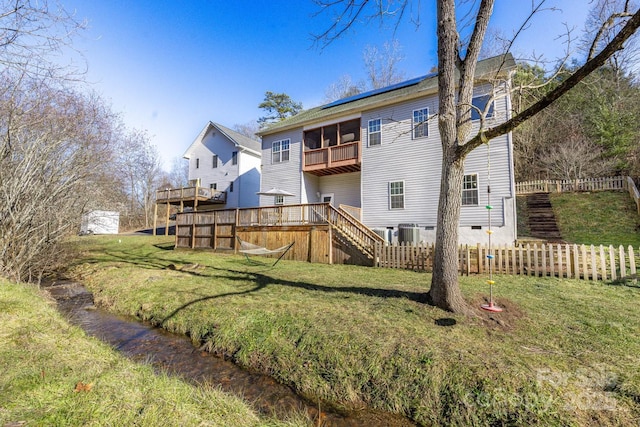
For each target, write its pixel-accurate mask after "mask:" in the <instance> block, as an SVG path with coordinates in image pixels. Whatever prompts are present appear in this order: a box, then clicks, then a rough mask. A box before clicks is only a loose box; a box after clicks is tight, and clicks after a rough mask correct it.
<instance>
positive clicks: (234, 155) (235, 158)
mask: <svg viewBox="0 0 640 427" xmlns="http://www.w3.org/2000/svg"><path fill="white" fill-rule="evenodd" d="M231 164H232V165H237V164H238V152H237V151H234V152H233V153H231Z"/></svg>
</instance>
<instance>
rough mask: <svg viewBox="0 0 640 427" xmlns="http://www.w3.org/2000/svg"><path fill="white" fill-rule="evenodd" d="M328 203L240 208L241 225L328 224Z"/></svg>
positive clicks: (239, 221) (239, 218)
mask: <svg viewBox="0 0 640 427" xmlns="http://www.w3.org/2000/svg"><path fill="white" fill-rule="evenodd" d="M327 206H328V204H326V203H312V204H298V205H283V206H266V207H259V208H242V209H238V223H237V225H239V226H262V225H308V224H326V218H327Z"/></svg>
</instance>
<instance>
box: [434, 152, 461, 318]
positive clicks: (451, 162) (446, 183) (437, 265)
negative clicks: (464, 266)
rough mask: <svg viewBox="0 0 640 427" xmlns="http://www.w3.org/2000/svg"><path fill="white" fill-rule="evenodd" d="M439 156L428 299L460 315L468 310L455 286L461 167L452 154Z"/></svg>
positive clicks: (458, 288) (456, 281) (458, 289)
mask: <svg viewBox="0 0 640 427" xmlns="http://www.w3.org/2000/svg"><path fill="white" fill-rule="evenodd" d="M448 151H449V152H448V153H445V154H444V155H443V159H445V158H446V159H447V160H446V161H443V162H442V179H441V181H440V201H439V204H438V225H437V230H436V246H435V253H434V260H433V276H432V279H431V289H430V290H429V298H430V299H431V302H432V303H433V304H434V305H435V306H437V307H440V308H442V309H445V310H448V311H452V312H455V313H464V312H467V311H468V307H467V305H466V303H465V301H464V298H462V293H461V292H460V287H459V286H458V223H459V218H460V199H461V194H462V179H463V176H464V164H463V162H462V161H461V160H455V150H454V149H452V148H449V150H448Z"/></svg>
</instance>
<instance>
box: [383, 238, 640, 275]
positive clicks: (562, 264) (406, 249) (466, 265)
mask: <svg viewBox="0 0 640 427" xmlns="http://www.w3.org/2000/svg"><path fill="white" fill-rule="evenodd" d="M433 252H434V245H433V244H432V243H431V244H415V243H401V244H384V243H378V244H376V247H375V257H376V258H375V265H376V266H377V267H386V268H400V269H410V270H417V271H431V270H432V266H433ZM488 255H493V258H489V257H488ZM490 262H493V272H494V273H496V274H511V275H521V276H538V277H547V276H549V277H561V278H562V277H566V278H575V279H583V280H603V281H616V280H621V279H623V280H627V279H628V280H632V281H634V283H637V279H638V271H637V266H639V264H640V248H637V249H634V248H633V247H632V246H628V247H627V248H624V247H623V246H618V247H617V248H616V247H614V246H604V245H600V246H594V245H590V246H586V245H571V244H541V245H538V244H533V245H531V244H527V245H519V246H506V245H500V246H497V247H492V248H491V251H490V248H489V246H488V245H480V244H479V245H477V246H469V245H466V246H460V247H459V250H458V266H459V271H460V273H461V274H466V275H468V274H474V273H475V274H486V273H488V271H489V267H490V264H489V263H490Z"/></svg>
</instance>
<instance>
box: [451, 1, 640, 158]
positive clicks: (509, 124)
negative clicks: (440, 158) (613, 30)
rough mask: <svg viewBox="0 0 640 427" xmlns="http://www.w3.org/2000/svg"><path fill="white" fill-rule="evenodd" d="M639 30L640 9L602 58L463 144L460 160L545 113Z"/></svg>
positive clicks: (598, 58)
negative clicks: (540, 113) (481, 146)
mask: <svg viewBox="0 0 640 427" xmlns="http://www.w3.org/2000/svg"><path fill="white" fill-rule="evenodd" d="M638 27H640V10H638V11H636V13H635V14H633V16H632V17H631V18H630V19H629V20H628V21H627V23H626V24H625V26H624V27H623V28H622V29H621V30H620V32H618V34H616V36H615V37H614V38H613V40H611V42H610V43H609V44H608V45H607V46H605V48H604V49H602V51H601V52H600V53H599V54H598V55H596V56H595V57H594V58H592V59H590V60H588V61H587V62H586V63H585V64H584V65H583V66H582V67H580V68H579V69H578V70H576V72H574V73H573V74H572V75H571V76H569V78H567V79H566V80H565V81H563V82H562V83H561V84H560V85H558V87H556V88H555V89H553V90H552V91H550V92H549V93H548V94H546V95H545V96H543V97H542V98H541V99H540V100H539V101H538V102H536V103H535V104H533V105H531V106H530V107H529V108H527V109H526V110H524V111H523V112H522V113H520V114H517V115H515V116H514V117H512V118H511V119H510V120H507V121H506V122H504V123H502V124H500V125H498V126H495V127H493V128H491V129H488V130H486V131H481V132H479V133H478V134H477V135H476V136H474V137H473V138H472V139H471V140H469V141H468V142H467V143H466V144H464V145H460V146H459V147H458V149H457V152H456V155H457V157H458V158H459V159H464V158H465V157H466V156H467V155H468V154H469V153H470V152H471V151H473V150H474V149H476V148H478V147H479V146H480V145H482V144H483V143H484V142H486V141H488V140H491V139H493V138H496V137H498V136H500V135H504V134H505V133H507V132H510V131H512V130H513V129H515V128H516V127H518V126H519V125H521V124H522V123H524V122H525V121H527V120H529V119H530V118H531V117H533V116H535V115H536V114H538V113H539V112H540V111H542V110H544V109H545V108H546V107H548V106H549V105H550V104H551V103H553V102H554V101H555V100H556V99H558V98H560V97H561V96H562V95H564V94H565V93H567V92H568V91H569V90H571V89H572V88H573V87H574V86H576V85H577V84H578V83H580V81H582V80H583V79H584V78H585V77H587V76H588V75H589V74H590V73H591V72H593V71H594V70H596V69H597V68H599V67H601V66H603V65H604V64H605V63H606V61H607V59H609V57H611V55H613V54H614V53H615V52H617V51H618V50H620V49H622V48H623V44H624V42H625V41H627V39H629V37H631V36H632V35H633V34H634V33H635V32H636V30H637V29H638Z"/></svg>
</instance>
